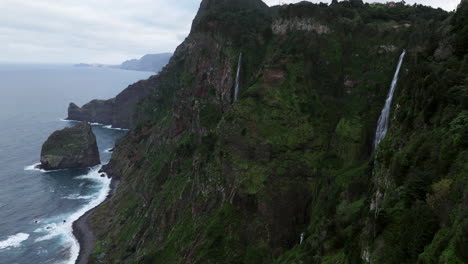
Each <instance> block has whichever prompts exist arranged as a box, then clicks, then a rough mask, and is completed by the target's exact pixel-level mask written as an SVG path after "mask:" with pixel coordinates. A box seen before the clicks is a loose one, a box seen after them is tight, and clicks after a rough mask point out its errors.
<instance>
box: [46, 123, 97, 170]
mask: <svg viewBox="0 0 468 264" xmlns="http://www.w3.org/2000/svg"><path fill="white" fill-rule="evenodd" d="M99 163H101V161H100V158H99V150H98V147H97V143H96V136H95V135H94V133H93V130H92V129H91V126H90V125H89V124H88V123H87V122H81V123H79V124H78V125H76V126H74V127H67V128H64V129H62V130H57V131H55V132H54V133H52V135H50V136H49V138H48V139H47V141H46V142H45V143H44V145H42V150H41V165H40V167H41V168H42V169H44V170H58V169H71V168H86V167H92V166H95V165H98V164H99Z"/></svg>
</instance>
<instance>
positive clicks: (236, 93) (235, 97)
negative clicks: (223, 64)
mask: <svg viewBox="0 0 468 264" xmlns="http://www.w3.org/2000/svg"><path fill="white" fill-rule="evenodd" d="M241 64H242V52H241V53H240V54H239V61H238V62H237V74H236V85H235V87H234V102H235V101H237V97H238V96H239V86H240V70H241Z"/></svg>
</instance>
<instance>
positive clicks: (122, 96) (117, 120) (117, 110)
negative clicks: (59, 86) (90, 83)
mask: <svg viewBox="0 0 468 264" xmlns="http://www.w3.org/2000/svg"><path fill="white" fill-rule="evenodd" d="M157 79H158V78H157V75H155V76H152V77H150V79H149V80H147V81H145V82H142V81H140V82H137V83H135V84H132V85H130V86H128V87H127V88H126V89H125V90H123V91H122V92H121V93H119V94H118V95H117V96H116V97H115V98H111V99H108V100H92V101H91V102H89V103H87V104H85V105H83V106H82V107H79V106H77V105H76V104H74V103H70V105H69V106H68V117H67V120H76V121H87V122H91V123H100V124H105V125H112V126H113V127H116V128H130V127H131V126H132V124H133V120H134V113H135V109H136V107H137V105H138V103H140V101H141V100H142V99H143V98H145V97H146V96H147V95H149V94H150V92H151V90H152V88H154V87H155V86H156V83H157Z"/></svg>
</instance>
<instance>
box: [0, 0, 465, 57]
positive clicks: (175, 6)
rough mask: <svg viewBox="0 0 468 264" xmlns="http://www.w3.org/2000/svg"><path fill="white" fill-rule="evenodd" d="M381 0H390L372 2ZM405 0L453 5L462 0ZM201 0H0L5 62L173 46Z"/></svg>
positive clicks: (0, 50) (129, 53)
mask: <svg viewBox="0 0 468 264" xmlns="http://www.w3.org/2000/svg"><path fill="white" fill-rule="evenodd" d="M330 1H331V0H328V1H327V0H322V2H327V3H328V2H330ZM376 1H377V2H385V1H382V0H372V1H371V2H376ZM264 2H265V3H267V4H268V5H277V4H278V3H279V2H281V3H297V2H300V1H299V0H265V1H264ZM311 2H320V1H319V0H312V1H311ZM406 2H407V4H413V3H415V2H416V3H420V4H424V5H431V6H434V7H441V8H443V9H446V10H454V9H455V8H456V6H457V4H458V3H459V2H460V1H459V0H406ZM199 5H200V0H172V1H168V0H79V1H76V0H0V10H2V15H1V16H0V62H14V63H28V62H33V63H80V62H85V63H105V64H119V63H121V62H122V61H124V60H127V59H131V58H139V57H141V56H143V55H145V54H149V53H163V52H173V51H174V50H175V48H176V47H177V46H178V45H179V44H180V43H181V42H182V41H183V40H184V38H185V37H186V36H187V35H188V33H189V31H190V26H191V23H192V20H193V18H194V17H195V14H196V12H197V10H198V7H199Z"/></svg>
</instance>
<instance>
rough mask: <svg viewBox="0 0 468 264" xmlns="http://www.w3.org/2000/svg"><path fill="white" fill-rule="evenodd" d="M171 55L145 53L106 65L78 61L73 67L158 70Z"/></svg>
mask: <svg viewBox="0 0 468 264" xmlns="http://www.w3.org/2000/svg"><path fill="white" fill-rule="evenodd" d="M171 57H172V53H157V54H146V55H144V56H143V57H141V58H140V59H131V60H126V61H124V62H123V63H122V64H120V65H107V64H100V63H93V64H88V63H79V64H75V65H74V66H75V67H98V68H113V69H122V70H132V71H149V72H159V71H161V69H162V68H163V67H164V66H166V64H167V63H168V62H169V59H170V58H171Z"/></svg>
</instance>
